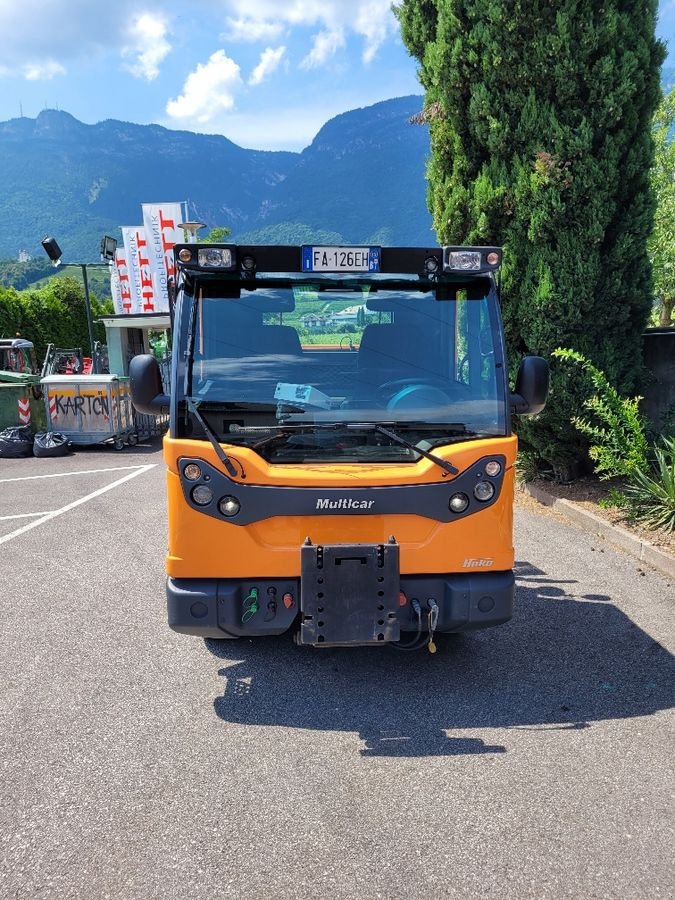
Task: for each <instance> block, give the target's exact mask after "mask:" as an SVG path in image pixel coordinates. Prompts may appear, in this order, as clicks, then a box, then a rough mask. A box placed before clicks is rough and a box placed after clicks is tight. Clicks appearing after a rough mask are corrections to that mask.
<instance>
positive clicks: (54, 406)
mask: <svg viewBox="0 0 675 900" xmlns="http://www.w3.org/2000/svg"><path fill="white" fill-rule="evenodd" d="M40 384H41V385H42V387H43V389H44V395H45V410H46V413H47V429H48V430H49V431H59V432H61V434H64V435H65V436H66V437H67V438H69V439H70V440H71V441H72V442H73V444H80V445H86V444H103V443H106V442H112V443H113V444H114V445H115V449H116V450H121V449H122V448H123V447H124V445H125V443H127V444H131V445H133V444H135V443H137V441H138V435H137V434H136V427H135V424H134V418H133V414H132V408H131V399H130V397H129V379H128V378H121V377H119V376H118V375H47V376H46V377H45V378H43V379H42V380H41V382H40Z"/></svg>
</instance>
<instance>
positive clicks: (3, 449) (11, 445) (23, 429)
mask: <svg viewBox="0 0 675 900" xmlns="http://www.w3.org/2000/svg"><path fill="white" fill-rule="evenodd" d="M32 455H33V433H32V431H31V430H30V425H16V426H13V427H12V428H5V429H3V431H0V459H20V458H21V457H22V456H32Z"/></svg>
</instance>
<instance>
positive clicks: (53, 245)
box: [42, 237, 117, 372]
mask: <svg viewBox="0 0 675 900" xmlns="http://www.w3.org/2000/svg"><path fill="white" fill-rule="evenodd" d="M42 246H43V248H44V251H45V253H46V254H47V256H48V257H49V258H50V259H51V261H52V262H53V264H54V265H55V266H59V265H61V266H63V267H64V268H67V267H69V266H70V267H71V268H77V269H81V270H82V282H83V284H84V307H85V311H86V314H87V333H88V335H89V347H90V351H89V352H90V353H91V360H92V372H95V370H96V360H95V354H94V323H93V321H92V317H91V299H90V297H89V279H88V278H87V266H95V267H97V268H98V267H103V266H105V268H106V269H107V268H108V263H107V262H101V263H62V262H61V256H62V253H61V248H60V247H59V245H58V244H57V242H56V238H53V237H45V238H44V239H43V240H42ZM116 246H117V241H115V239H114V238H109V237H104V238H103V239H102V241H101V256H105V258H106V259H113V258H114V256H115V248H116Z"/></svg>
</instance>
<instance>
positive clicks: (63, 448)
mask: <svg viewBox="0 0 675 900" xmlns="http://www.w3.org/2000/svg"><path fill="white" fill-rule="evenodd" d="M72 449H73V444H72V442H71V441H70V440H68V438H67V437H66V436H65V434H61V432H60V431H39V432H38V433H37V434H36V435H35V441H34V442H33V455H34V456H67V455H68V454H69V453H70V452H71V450H72Z"/></svg>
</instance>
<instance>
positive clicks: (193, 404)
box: [186, 397, 246, 478]
mask: <svg viewBox="0 0 675 900" xmlns="http://www.w3.org/2000/svg"><path fill="white" fill-rule="evenodd" d="M186 400H187V408H188V410H189V411H190V412H191V413H192V415H193V416H194V417H195V419H196V420H197V421H198V422H199V424H200V425H201V426H202V428H203V429H204V434H205V435H206V437H207V438H208V439H209V442H210V443H211V446H212V447H213V449H214V450H215V451H216V456H217V457H218V459H219V460H220V461H221V463H222V464H223V465H224V466H225V468H226V469H227V471H228V472H229V473H230V475H232V477H233V478H234V477H235V476H236V474H237V470H236V469H235V467H234V463H233V462H232V460H231V459H230V457H229V456H228V455H227V453H225V451H224V450H223V448H222V447H221V446H220V444H219V443H218V438H217V437H216V436H215V434H214V433H213V431H211V426H210V425H209V424H208V422H207V421H206V419H205V418H204V416H203V415H202V414H201V413H200V412H199V404H200V403H201V402H202V401H201V400H195V399H194V398H193V397H186ZM237 462H239V460H237ZM239 466H240V467H241V477H242V478H246V472H245V471H244V467H243V466H242V464H241V463H239Z"/></svg>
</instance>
